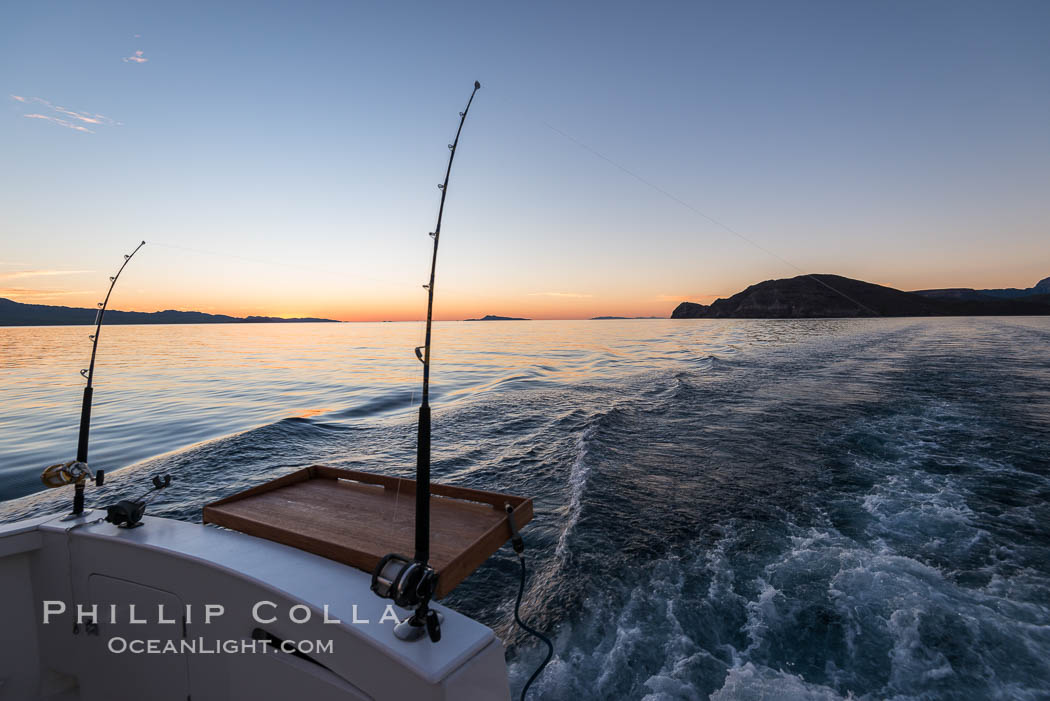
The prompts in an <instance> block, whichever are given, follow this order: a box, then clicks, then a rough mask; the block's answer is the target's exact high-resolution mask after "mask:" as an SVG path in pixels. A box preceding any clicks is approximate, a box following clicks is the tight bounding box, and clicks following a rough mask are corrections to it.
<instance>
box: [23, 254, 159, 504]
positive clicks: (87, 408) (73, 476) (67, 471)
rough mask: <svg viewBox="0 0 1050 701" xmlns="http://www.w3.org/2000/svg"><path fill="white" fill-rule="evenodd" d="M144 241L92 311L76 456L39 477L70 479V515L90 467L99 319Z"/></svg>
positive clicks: (50, 482)
mask: <svg viewBox="0 0 1050 701" xmlns="http://www.w3.org/2000/svg"><path fill="white" fill-rule="evenodd" d="M145 245H146V242H145V241H143V242H141V243H140V244H139V245H138V246H136V247H135V250H134V251H132V252H131V253H128V254H125V256H124V262H123V263H121V265H120V268H119V269H118V270H117V274H116V275H113V276H111V277H110V278H109V290H108V291H107V292H106V298H105V299H103V300H102V301H101V302H99V303H98V311H97V312H95V333H93V334H91V335H90V336H89V337H88V338H90V339H91V362H90V363H89V364H88V366H87V367H86V368H85V369H83V370H81V371H80V374H81V375H82V376H83V377H84V378H85V379H86V380H87V385H86V386H85V387H84V399H83V402H82V403H81V406H80V435H79V437H78V439H77V458H76V460H72V461H70V462H67V463H59V464H57V465H52V466H50V467H48V468H47V469H46V470H44V474H43V475H42V476H41V480H42V481H43V482H44V484H46V485H47V486H48V487H62V486H65V485H66V484H69V483H71V482H72V483H73V484H74V492H73V512H72V513H70V514H69V517H72V518H76V517H77V516H80V515H82V514H83V513H84V486H85V483H86V482H87V478H88V477H90V476H91V470H90V469H89V468H88V465H87V459H88V436H89V434H90V432H91V399H92V395H93V394H94V391H95V390H94V386H93V382H94V379H95V355H96V354H97V353H98V339H99V336H100V335H101V334H102V319H103V318H104V317H105V315H106V307H107V306H109V297H110V295H112V294H113V288H114V287H116V285H117V280H118V279H119V278H120V274H121V273H122V272H124V268H125V267H126V266H127V264H128V262H129V261H131V258H132V256H134V255H135V254H136V253H138V252H139V249H140V248H142V247H143V246H145ZM104 479H105V473H104V472H103V471H102V470H99V471H97V472H96V473H95V484H96V485H99V486H101V485H102V482H103V480H104Z"/></svg>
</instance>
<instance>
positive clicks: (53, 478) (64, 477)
mask: <svg viewBox="0 0 1050 701" xmlns="http://www.w3.org/2000/svg"><path fill="white" fill-rule="evenodd" d="M89 479H91V480H94V482H95V486H96V487H101V486H102V484H103V483H104V482H105V481H106V472H105V470H97V471H96V472H95V473H94V474H92V473H91V468H90V467H88V464H87V463H86V462H82V461H80V460H70V461H68V462H60V463H56V464H54V465H50V466H48V467H47V468H45V469H44V471H43V472H42V473H41V475H40V481H41V482H43V483H44V486H45V487H47V488H48V489H57V488H58V487H66V486H69V485H73V487H74V490H75V492H74V495H73V512H72V513H70V514H67V515H66V516H64V517H63V520H69V519H73V518H79V517H80V516H83V515H84V514H85V513H90V512H89V511H87V512H86V511H84V487H85V485H86V484H87V481H88V480H89Z"/></svg>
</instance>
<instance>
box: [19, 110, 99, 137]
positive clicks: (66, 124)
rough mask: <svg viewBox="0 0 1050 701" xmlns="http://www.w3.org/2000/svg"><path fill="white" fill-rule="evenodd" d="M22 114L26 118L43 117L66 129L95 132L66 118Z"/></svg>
mask: <svg viewBox="0 0 1050 701" xmlns="http://www.w3.org/2000/svg"><path fill="white" fill-rule="evenodd" d="M22 116H23V117H26V118H28V119H44V120H47V121H48V122H51V123H52V124H57V125H59V126H61V127H66V128H67V129H75V130H76V131H83V132H87V133H88V134H94V133H95V132H93V131H91V130H90V129H88V128H87V127H82V126H80V125H79V124H73V122H71V121H69V120H68V119H61V118H59V117H49V116H47V115H46V114H24V115H22Z"/></svg>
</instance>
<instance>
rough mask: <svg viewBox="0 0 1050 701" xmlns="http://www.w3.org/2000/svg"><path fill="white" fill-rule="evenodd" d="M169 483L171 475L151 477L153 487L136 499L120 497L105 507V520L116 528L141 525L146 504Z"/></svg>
mask: <svg viewBox="0 0 1050 701" xmlns="http://www.w3.org/2000/svg"><path fill="white" fill-rule="evenodd" d="M170 484H171V475H164V478H163V479H161V478H160V477H159V476H157V477H154V478H153V488H152V489H150V490H149V491H147V492H146V493H145V494H143V495H142V496H141V497H140V498H138V499H122V500H121V501H118V502H117V503H116V504H113V505H112V506H108V507H106V520H107V521H109V522H110V523H112V524H113V525H115V526H117V527H118V528H137V527H139V526H141V525H142V517H143V516H144V515H145V513H146V505H147V504H149V503H150V502H151V501H153V498H154V497H156V496H157V492H159V491H160V490H162V489H164V488H165V487H167V486H168V485H170Z"/></svg>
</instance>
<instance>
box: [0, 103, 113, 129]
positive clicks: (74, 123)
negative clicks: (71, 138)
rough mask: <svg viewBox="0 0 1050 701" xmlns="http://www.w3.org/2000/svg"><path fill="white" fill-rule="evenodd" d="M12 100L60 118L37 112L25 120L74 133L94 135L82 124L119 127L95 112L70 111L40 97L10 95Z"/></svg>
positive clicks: (27, 116)
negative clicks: (34, 106)
mask: <svg viewBox="0 0 1050 701" xmlns="http://www.w3.org/2000/svg"><path fill="white" fill-rule="evenodd" d="M11 99H12V100H15V101H16V102H21V103H22V104H30V103H33V104H39V105H44V106H45V107H47V108H48V109H49V110H51V111H52V112H55V113H57V114H58V115H61V116H56V115H52V114H41V113H39V112H32V113H30V114H24V115H22V116H23V117H26V118H27V119H43V120H44V121H47V122H51V123H52V124H57V125H59V126H61V127H65V128H67V129H73V130H75V131H82V132H86V133H88V134H94V133H95V132H94V131H93V130H91V129H88V128H87V127H85V126H84V124H91V125H92V126H120V122H118V121H116V120H114V119H110V118H109V117H107V116H106V115H104V114H98V113H95V112H81V111H79V110H71V109H69V108H67V107H63V106H62V105H56V104H54V103H53V102H51V101H50V100H45V99H44V98H42V97H23V96H21V95H12V96H11Z"/></svg>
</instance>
